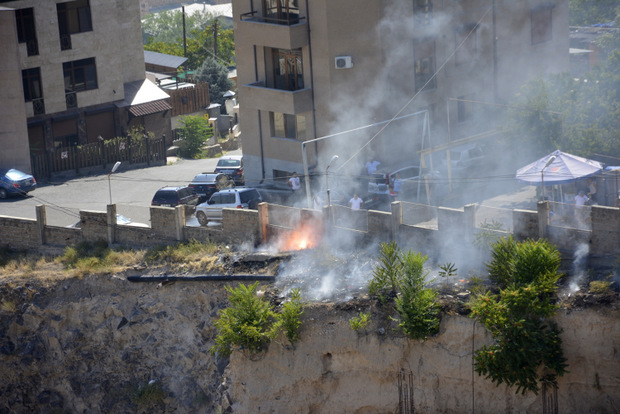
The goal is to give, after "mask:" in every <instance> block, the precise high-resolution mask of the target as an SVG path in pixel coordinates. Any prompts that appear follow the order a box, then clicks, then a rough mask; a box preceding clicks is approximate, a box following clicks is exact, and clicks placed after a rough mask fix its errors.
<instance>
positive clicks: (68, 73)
mask: <svg viewBox="0 0 620 414" xmlns="http://www.w3.org/2000/svg"><path fill="white" fill-rule="evenodd" d="M62 71H63V74H64V78H65V92H79V91H86V90H90V89H97V67H96V66H95V58H89V59H81V60H74V61H73V62H65V63H63V64H62Z"/></svg>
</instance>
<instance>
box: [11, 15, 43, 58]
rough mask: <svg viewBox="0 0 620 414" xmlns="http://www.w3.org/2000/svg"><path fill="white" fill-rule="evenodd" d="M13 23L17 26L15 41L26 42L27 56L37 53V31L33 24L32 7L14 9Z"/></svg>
mask: <svg viewBox="0 0 620 414" xmlns="http://www.w3.org/2000/svg"><path fill="white" fill-rule="evenodd" d="M15 23H16V26H17V41H18V42H19V43H26V46H27V50H28V56H34V55H38V54H39V46H38V42H37V31H36V29H35V25H34V9H33V8H29V9H19V10H15Z"/></svg>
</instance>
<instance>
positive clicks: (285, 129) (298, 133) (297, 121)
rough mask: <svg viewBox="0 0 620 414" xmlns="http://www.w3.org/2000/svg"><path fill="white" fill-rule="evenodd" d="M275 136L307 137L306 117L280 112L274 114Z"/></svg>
mask: <svg viewBox="0 0 620 414" xmlns="http://www.w3.org/2000/svg"><path fill="white" fill-rule="evenodd" d="M271 115H272V127H273V136H274V137H280V138H292V139H303V138H305V137H306V117H304V116H301V115H289V114H282V113H278V112H273V113H272V114H271Z"/></svg>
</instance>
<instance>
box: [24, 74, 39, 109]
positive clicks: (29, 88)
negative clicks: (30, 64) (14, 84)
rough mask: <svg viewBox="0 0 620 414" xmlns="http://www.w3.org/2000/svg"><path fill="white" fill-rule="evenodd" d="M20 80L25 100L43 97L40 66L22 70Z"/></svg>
mask: <svg viewBox="0 0 620 414" xmlns="http://www.w3.org/2000/svg"><path fill="white" fill-rule="evenodd" d="M22 81H23V84H24V99H25V100H26V102H30V101H32V100H35V99H39V98H42V97H43V91H42V88H41V70H40V68H32V69H24V70H22Z"/></svg>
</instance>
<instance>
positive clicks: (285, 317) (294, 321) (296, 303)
mask: <svg viewBox="0 0 620 414" xmlns="http://www.w3.org/2000/svg"><path fill="white" fill-rule="evenodd" d="M302 313H304V311H303V302H302V300H301V291H300V290H299V289H293V290H292V291H291V297H290V299H289V300H288V301H286V302H284V304H283V305H282V311H281V312H280V314H279V315H278V321H279V324H280V326H281V327H282V329H284V333H285V334H286V338H287V339H288V340H289V341H290V343H291V344H294V343H295V342H297V341H298V340H299V328H300V327H301V320H300V317H301V315H302Z"/></svg>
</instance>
